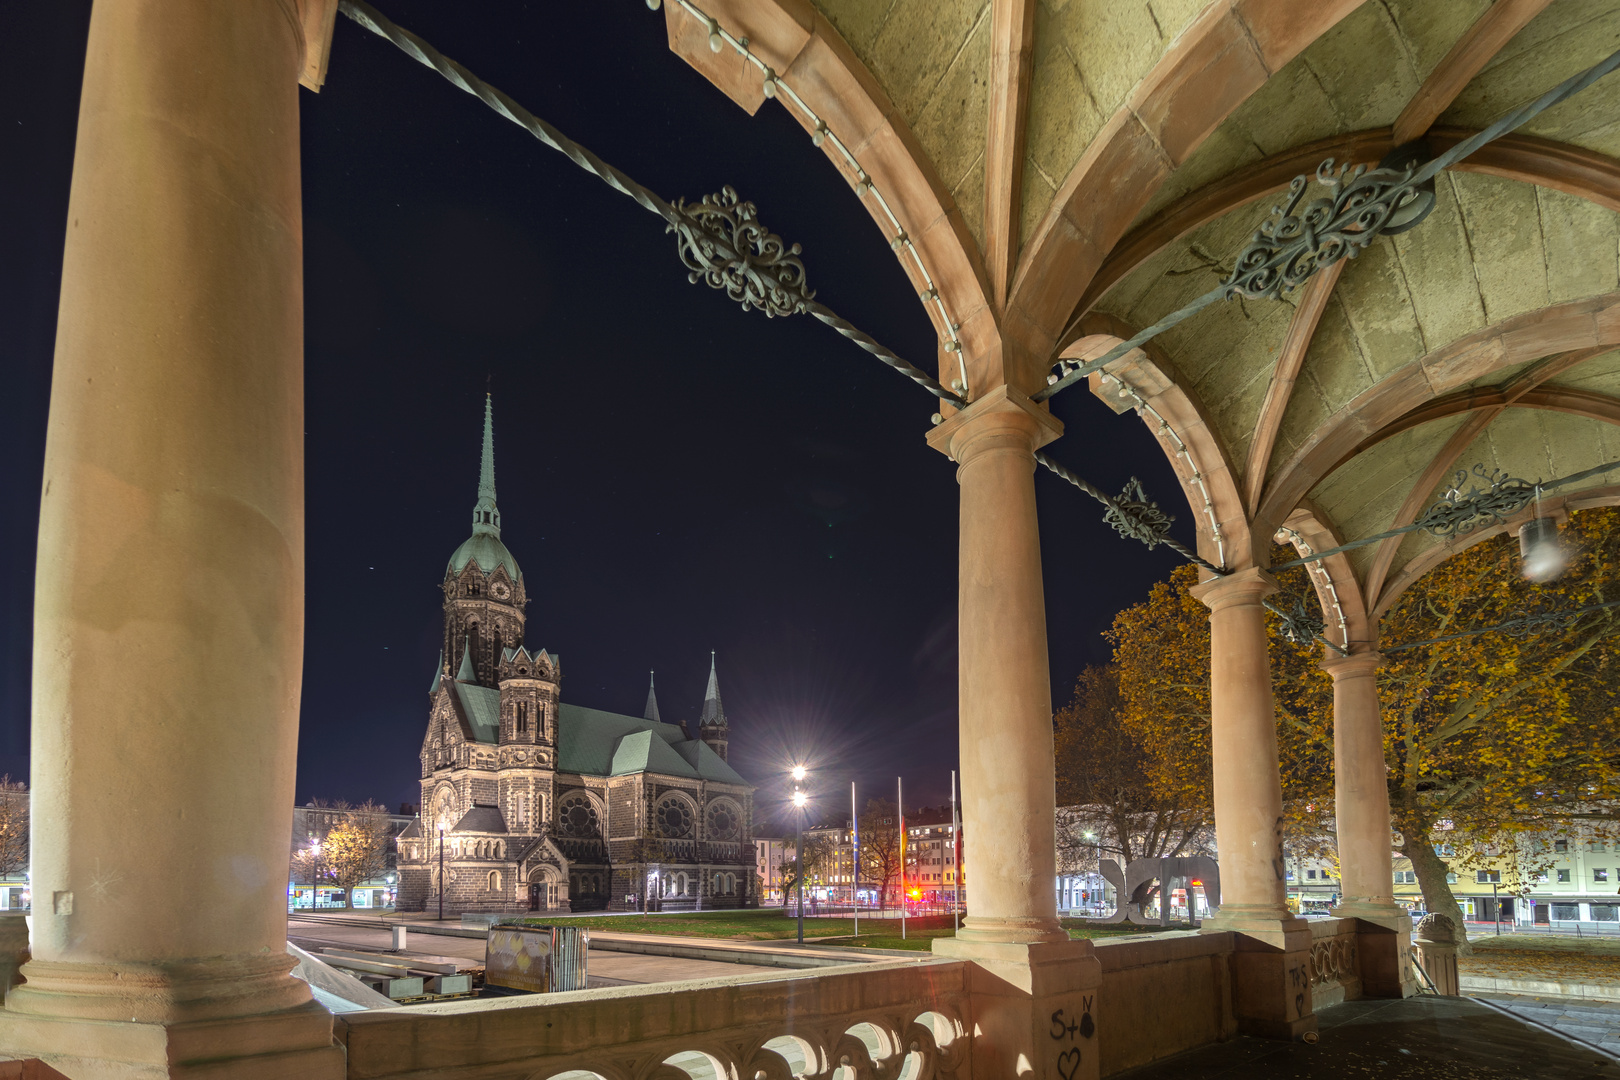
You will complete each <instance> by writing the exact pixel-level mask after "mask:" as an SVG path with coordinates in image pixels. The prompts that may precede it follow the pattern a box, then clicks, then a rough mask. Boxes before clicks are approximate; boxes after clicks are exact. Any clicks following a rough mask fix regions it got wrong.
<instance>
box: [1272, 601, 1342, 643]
mask: <svg viewBox="0 0 1620 1080" xmlns="http://www.w3.org/2000/svg"><path fill="white" fill-rule="evenodd" d="M1266 607H1267V608H1268V609H1269V610H1270V611H1271V612H1272V614H1274V615H1276V616H1277V618H1278V619H1280V620H1282V625H1281V626H1280V627H1279V628H1278V629H1280V630H1281V631H1282V636H1283V637H1285V638H1287V639H1288V640H1289V641H1292V642H1293V643H1294V644H1295V645H1309V644H1311V643H1312V642H1314V641H1316V640H1317V639H1318V638H1319V637H1321V635H1322V631H1323V630H1325V629H1327V623H1325V622H1323V621H1322V617H1321V616H1320V615H1318V614H1316V613H1315V612H1314V611H1312V610H1311V607H1310V605H1308V604H1307V603H1305V601H1304V600H1303V599H1301V598H1299V597H1295V598H1294V606H1293V607H1292V608H1291V609H1289V610H1288V611H1284V610H1282V609H1281V608H1278V607H1273V606H1272V605H1270V604H1267V605H1266Z"/></svg>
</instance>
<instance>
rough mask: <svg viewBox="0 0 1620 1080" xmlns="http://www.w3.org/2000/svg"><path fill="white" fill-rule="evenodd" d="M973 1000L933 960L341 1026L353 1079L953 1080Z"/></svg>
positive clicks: (546, 998) (374, 1017)
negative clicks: (711, 1079) (714, 1079)
mask: <svg viewBox="0 0 1620 1080" xmlns="http://www.w3.org/2000/svg"><path fill="white" fill-rule="evenodd" d="M967 998H968V991H967V965H965V964H963V963H962V962H960V961H955V960H933V959H929V960H924V961H922V962H918V961H913V960H897V961H884V962H879V963H865V964H860V965H858V966H856V965H852V966H851V967H847V968H824V969H820V970H818V971H815V972H795V973H792V974H788V975H757V976H744V977H742V978H740V979H737V980H734V981H731V982H729V983H727V984H725V985H713V984H688V985H680V984H677V985H674V986H671V985H669V984H664V985H661V986H645V987H641V986H638V987H623V988H618V989H616V990H615V992H614V994H613V995H612V996H604V995H602V994H600V993H592V992H589V991H585V992H579V993H562V994H545V995H536V996H535V997H534V998H533V999H532V1000H531V999H513V998H507V999H502V1000H500V1001H499V1002H478V1001H469V1002H455V1003H447V1004H443V1005H436V1006H434V1007H433V1009H432V1011H431V1012H428V1011H427V1010H424V1009H420V1008H418V1009H380V1010H377V1011H374V1012H365V1013H351V1014H349V1015H348V1016H346V1017H345V1020H346V1021H347V1022H348V1040H347V1041H348V1063H349V1072H348V1075H349V1078H350V1080H388V1078H396V1077H397V1078H404V1077H407V1076H410V1077H420V1076H423V1075H427V1074H429V1073H437V1072H442V1073H443V1074H444V1075H452V1074H453V1075H455V1076H457V1077H485V1076H487V1077H497V1076H500V1077H507V1076H524V1077H529V1078H532V1080H563V1078H566V1080H690V1078H691V1077H695V1076H720V1077H741V1078H749V1080H790V1078H796V1077H805V1078H812V1080H831V1078H833V1077H847V1076H855V1077H861V1078H873V1077H900V1076H904V1077H907V1078H910V1080H954V1078H956V1077H957V1076H959V1075H965V1074H966V1069H965V1067H964V1066H965V1063H966V1061H967V1052H968V1042H969V1039H970V1036H969V1034H968V1031H967V1028H966V1023H965V1020H966V1017H967V1016H968V1015H969V1010H968V1000H967ZM958 1070H961V1072H960V1073H959V1071H958Z"/></svg>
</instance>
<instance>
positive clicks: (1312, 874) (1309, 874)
mask: <svg viewBox="0 0 1620 1080" xmlns="http://www.w3.org/2000/svg"><path fill="white" fill-rule="evenodd" d="M1305 878H1306V880H1308V881H1315V880H1316V871H1315V870H1307V871H1305Z"/></svg>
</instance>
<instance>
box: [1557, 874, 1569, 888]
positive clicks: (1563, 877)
mask: <svg viewBox="0 0 1620 1080" xmlns="http://www.w3.org/2000/svg"><path fill="white" fill-rule="evenodd" d="M1557 873H1558V881H1559V883H1560V884H1563V885H1568V884H1569V871H1568V870H1559V871H1558V872H1557Z"/></svg>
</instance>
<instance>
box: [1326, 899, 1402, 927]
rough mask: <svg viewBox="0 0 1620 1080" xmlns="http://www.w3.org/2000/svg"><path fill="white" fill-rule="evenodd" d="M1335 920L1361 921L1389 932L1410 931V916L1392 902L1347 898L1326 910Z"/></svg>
mask: <svg viewBox="0 0 1620 1080" xmlns="http://www.w3.org/2000/svg"><path fill="white" fill-rule="evenodd" d="M1328 914H1329V915H1332V916H1333V917H1334V918H1336V919H1361V920H1363V921H1365V922H1370V923H1377V924H1378V925H1379V926H1385V927H1388V928H1389V929H1391V930H1407V931H1410V930H1411V929H1412V916H1411V915H1410V914H1408V913H1407V910H1406V909H1405V908H1403V907H1401V906H1400V905H1399V904H1397V903H1396V902H1395V901H1394V900H1361V899H1357V898H1355V897H1349V898H1347V899H1345V900H1343V901H1341V902H1339V903H1337V904H1335V905H1333V906H1332V907H1330V908H1328Z"/></svg>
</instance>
